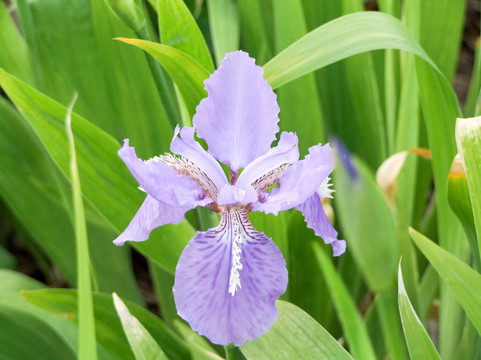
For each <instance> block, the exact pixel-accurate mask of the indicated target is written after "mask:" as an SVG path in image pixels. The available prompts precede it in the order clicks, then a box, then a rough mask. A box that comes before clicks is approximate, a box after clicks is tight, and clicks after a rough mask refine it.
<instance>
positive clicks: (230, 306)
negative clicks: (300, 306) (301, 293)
mask: <svg viewBox="0 0 481 360" xmlns="http://www.w3.org/2000/svg"><path fill="white" fill-rule="evenodd" d="M286 287H287V270H286V263H285V260H284V258H283V257H282V254H281V252H280V250H279V249H278V247H277V246H276V245H275V244H274V242H272V240H271V239H269V238H268V237H266V236H265V235H264V234H263V233H260V232H258V231H257V230H255V229H254V227H252V225H251V223H250V221H249V219H248V217H247V213H246V211H245V210H239V211H234V210H231V211H225V212H222V213H221V222H220V224H219V225H218V226H217V227H215V228H212V229H210V230H208V231H206V232H198V233H197V234H196V235H195V236H194V238H193V239H192V240H191V241H190V242H189V244H188V245H187V247H186V248H185V249H184V252H183V253H182V255H181V257H180V259H179V262H178V264H177V269H176V275H175V285H174V288H173V291H174V299H175V303H176V307H177V311H178V313H179V315H180V316H181V317H182V318H184V319H185V320H186V321H187V322H188V323H189V324H190V326H191V327H192V329H194V330H195V331H197V332H199V333H200V334H201V335H205V336H206V337H207V338H209V339H210V340H211V341H212V342H213V343H215V344H220V345H226V344H229V343H234V344H235V345H236V346H241V345H242V344H243V343H244V342H245V341H246V340H254V339H256V338H257V337H259V336H261V335H262V334H264V333H265V332H266V331H267V330H268V329H269V328H270V327H271V326H272V324H273V323H274V322H275V320H276V318H277V313H278V311H277V308H276V306H275V301H276V299H277V298H278V297H279V296H280V295H282V294H283V293H284V292H285V290H286Z"/></svg>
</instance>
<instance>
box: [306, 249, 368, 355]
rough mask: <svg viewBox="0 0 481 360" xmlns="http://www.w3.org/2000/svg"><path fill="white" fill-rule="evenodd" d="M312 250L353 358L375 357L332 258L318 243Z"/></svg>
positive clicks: (355, 308) (361, 321)
mask: <svg viewBox="0 0 481 360" xmlns="http://www.w3.org/2000/svg"><path fill="white" fill-rule="evenodd" d="M313 250H314V254H315V255H316V258H317V262H318V264H319V266H320V267H321V270H322V273H323V274H324V279H325V281H326V283H327V286H328V288H329V293H330V294H331V297H332V303H333V304H334V306H335V308H336V312H337V314H338V316H339V319H340V321H341V323H342V327H343V329H344V334H345V336H346V340H347V343H348V344H349V349H350V351H351V353H352V356H353V357H354V358H355V359H376V355H375V354H374V350H373V347H372V344H371V340H370V339H369V335H368V333H367V330H366V326H365V324H364V322H363V320H362V319H361V314H360V313H359V311H358V309H357V307H356V303H355V302H354V300H353V299H352V297H351V294H350V293H349V291H348V289H347V287H346V285H345V284H344V282H343V281H342V278H341V276H340V275H339V274H338V273H337V272H336V268H335V267H334V265H333V263H332V260H331V259H330V258H329V257H328V256H327V255H326V254H325V253H324V252H323V250H322V249H321V247H320V246H319V244H313Z"/></svg>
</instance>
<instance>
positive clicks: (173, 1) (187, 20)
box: [157, 0, 214, 72]
mask: <svg viewBox="0 0 481 360" xmlns="http://www.w3.org/2000/svg"><path fill="white" fill-rule="evenodd" d="M157 12H158V15H159V28H160V37H161V42H162V43H163V44H165V45H169V46H172V47H174V48H176V49H178V50H180V51H183V52H185V53H186V54H188V55H190V56H191V57H192V58H193V59H195V60H196V61H197V62H198V63H199V64H200V65H202V66H203V67H204V68H205V69H206V70H207V71H209V72H212V71H214V63H213V61H212V57H211V56H210V53H209V48H208V47H207V44H206V42H205V39H204V36H203V35H202V32H201V31H200V29H199V27H198V26H197V23H196V22H195V20H194V17H193V16H192V14H191V13H190V11H189V9H188V8H187V5H185V3H184V2H183V1H182V0H158V1H157Z"/></svg>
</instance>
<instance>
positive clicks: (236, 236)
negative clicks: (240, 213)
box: [229, 209, 242, 296]
mask: <svg viewBox="0 0 481 360" xmlns="http://www.w3.org/2000/svg"><path fill="white" fill-rule="evenodd" d="M230 216H231V217H232V265H231V269H230V277H229V293H230V294H231V295H232V296H234V295H235V292H236V291H237V288H240V289H242V285H241V283H240V276H239V270H242V263H241V252H242V249H241V248H240V246H241V245H242V235H241V234H240V223H239V220H237V214H236V211H235V210H234V209H231V210H230Z"/></svg>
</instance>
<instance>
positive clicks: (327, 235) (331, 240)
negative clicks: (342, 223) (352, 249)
mask: <svg viewBox="0 0 481 360" xmlns="http://www.w3.org/2000/svg"><path fill="white" fill-rule="evenodd" d="M297 210H300V211H301V212H302V214H303V215H304V219H305V220H306V224H307V227H309V228H311V229H312V230H314V233H315V234H316V235H317V236H319V237H321V238H322V240H324V242H325V243H326V244H331V246H332V251H333V255H334V256H339V255H341V254H342V253H344V251H345V250H346V242H345V241H344V240H338V239H337V231H336V229H334V227H333V226H332V224H331V222H330V221H329V219H328V218H327V216H326V213H325V211H324V208H323V207H322V203H321V198H320V197H319V195H318V194H317V192H315V193H314V194H313V195H312V196H311V197H309V198H308V199H307V200H306V201H304V202H303V203H302V204H300V205H298V206H297Z"/></svg>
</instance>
